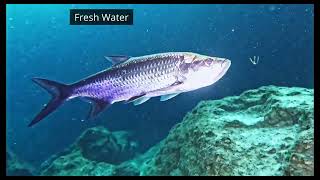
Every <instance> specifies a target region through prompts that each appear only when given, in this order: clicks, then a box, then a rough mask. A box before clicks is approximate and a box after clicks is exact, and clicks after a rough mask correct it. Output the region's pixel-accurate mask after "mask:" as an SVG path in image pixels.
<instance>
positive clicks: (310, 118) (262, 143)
mask: <svg viewBox="0 0 320 180" xmlns="http://www.w3.org/2000/svg"><path fill="white" fill-rule="evenodd" d="M313 113H314V95H313V90H311V89H305V88H296V87H292V88H288V87H276V86H265V87H261V88H259V89H255V90H249V91H246V92H244V93H242V94H241V95H240V96H233V97H226V98H224V99H221V100H213V101H202V102H200V103H199V104H198V105H197V106H196V107H195V108H194V109H193V110H192V111H191V112H189V113H188V114H187V115H186V116H185V118H184V119H183V121H182V122H181V123H179V124H177V125H176V126H175V127H174V128H173V129H172V130H171V131H170V133H169V135H168V137H167V138H166V139H165V140H163V144H162V146H161V147H160V148H159V150H158V152H157V153H155V156H154V157H152V158H151V159H149V160H148V161H147V163H145V164H144V166H143V167H142V168H141V169H142V171H141V175H210V176H211V175H313V174H314V148H313V147H314V143H313V139H314V134H313V130H314V114H313Z"/></svg>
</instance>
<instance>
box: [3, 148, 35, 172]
mask: <svg viewBox="0 0 320 180" xmlns="http://www.w3.org/2000/svg"><path fill="white" fill-rule="evenodd" d="M6 175H7V176H33V175H35V172H34V168H33V167H32V166H31V165H30V164H27V163H26V162H23V161H21V159H19V158H18V157H17V156H16V155H15V154H14V153H13V152H11V151H8V150H7V151H6Z"/></svg>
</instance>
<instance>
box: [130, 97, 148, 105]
mask: <svg viewBox="0 0 320 180" xmlns="http://www.w3.org/2000/svg"><path fill="white" fill-rule="evenodd" d="M149 99H150V97H141V98H138V99H136V100H134V101H133V104H134V105H135V106H137V105H140V104H142V103H145V102H146V101H148V100H149Z"/></svg>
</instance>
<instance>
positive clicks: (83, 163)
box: [40, 126, 138, 176]
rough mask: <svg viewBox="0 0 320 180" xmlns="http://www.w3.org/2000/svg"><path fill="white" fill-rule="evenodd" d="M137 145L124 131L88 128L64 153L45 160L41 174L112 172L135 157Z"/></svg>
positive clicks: (103, 173) (111, 173)
mask: <svg viewBox="0 0 320 180" xmlns="http://www.w3.org/2000/svg"><path fill="white" fill-rule="evenodd" d="M137 148H138V145H137V142H136V141H134V140H132V139H131V135H130V133H128V132H126V131H116V132H110V131H108V130H107V129H106V128H104V127H102V126H99V127H94V128H90V129H88V130H86V131H85V132H84V133H83V134H82V135H81V136H80V137H79V138H78V139H77V141H76V142H75V143H74V144H73V145H71V146H70V147H69V148H68V149H66V150H65V151H64V152H61V153H59V154H57V155H54V156H53V157H52V158H50V159H49V160H48V161H46V162H44V163H43V165H42V167H41V170H40V171H41V175H96V176H105V175H113V174H114V170H115V168H116V165H119V164H121V163H122V162H124V161H126V160H129V159H132V158H133V157H135V155H136V153H137ZM120 167H122V166H120Z"/></svg>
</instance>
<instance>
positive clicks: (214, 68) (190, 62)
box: [179, 54, 231, 90]
mask: <svg viewBox="0 0 320 180" xmlns="http://www.w3.org/2000/svg"><path fill="white" fill-rule="evenodd" d="M230 65H231V61H230V60H229V59H226V58H219V57H210V56H205V55H199V54H194V55H193V56H190V55H188V56H187V57H185V61H183V62H182V63H181V64H180V66H179V69H180V74H181V75H182V76H183V77H184V78H185V81H184V84H185V87H184V88H185V90H194V89H198V88H201V87H205V86H209V85H211V84H213V83H215V82H217V81H218V80H219V79H220V78H221V77H223V76H224V75H225V73H226V72H227V71H228V69H229V67H230Z"/></svg>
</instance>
